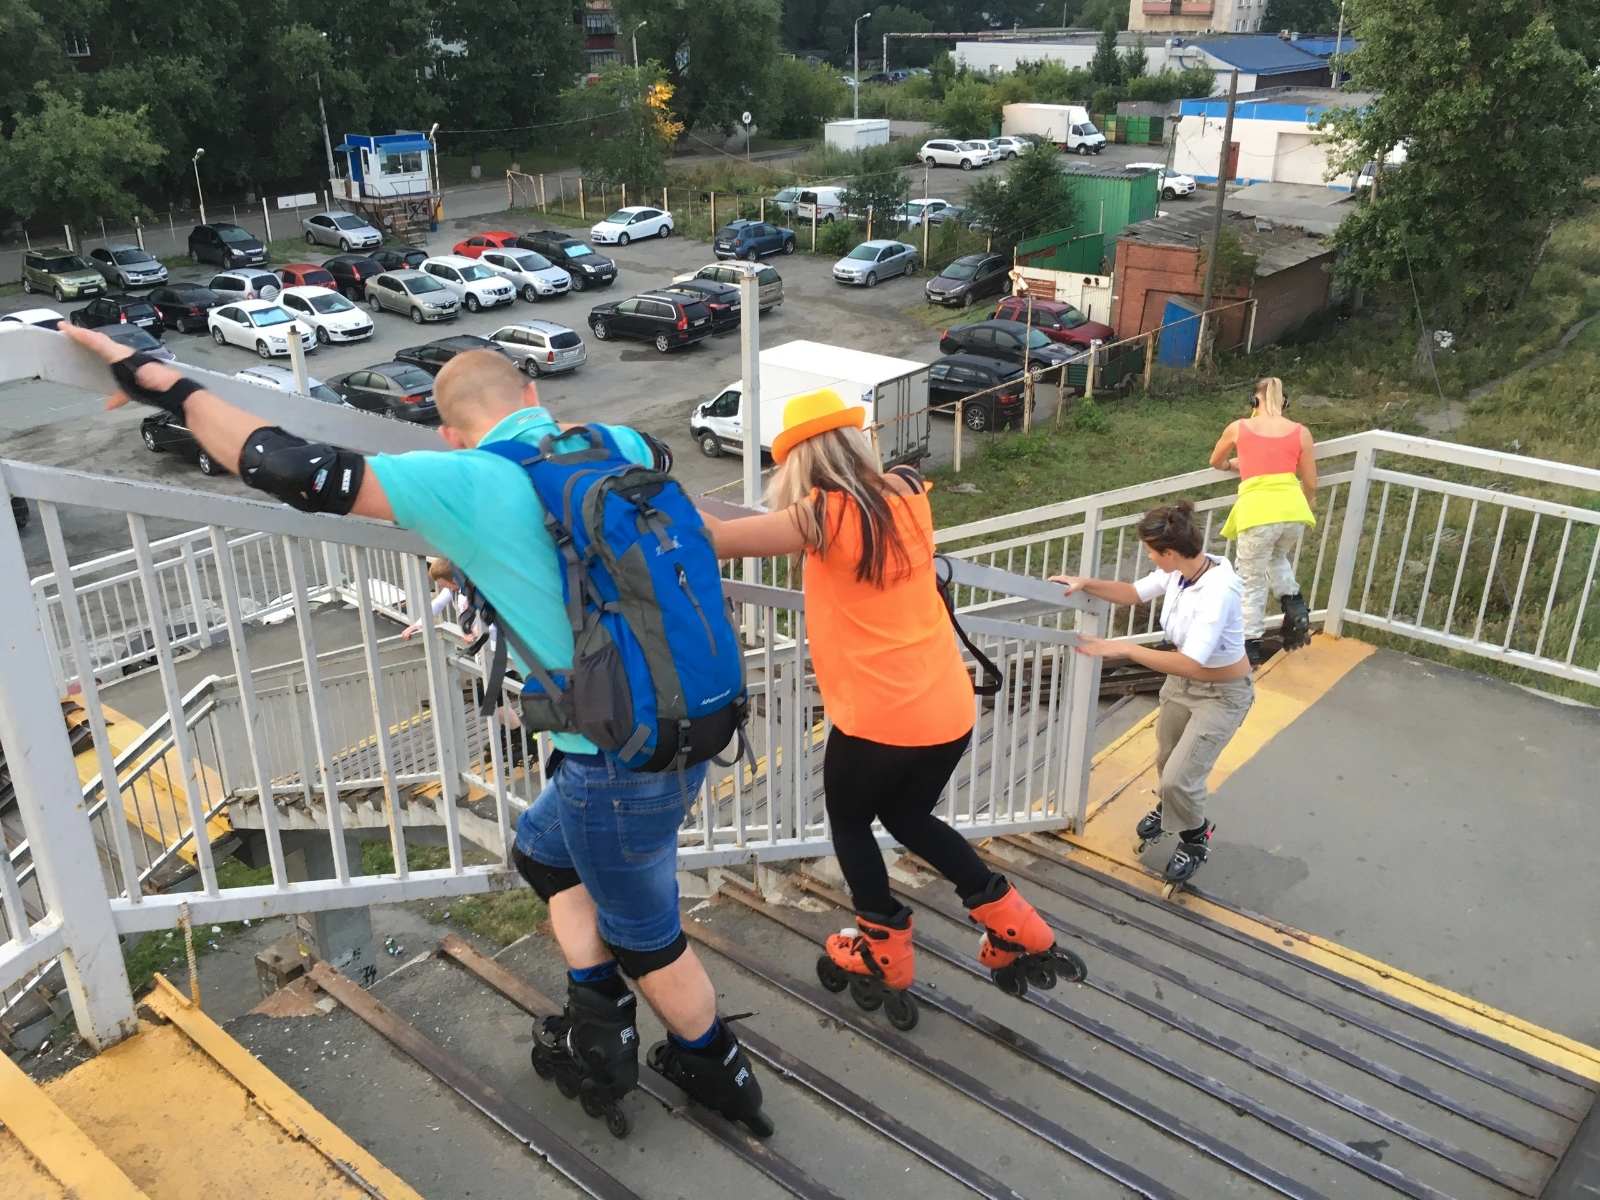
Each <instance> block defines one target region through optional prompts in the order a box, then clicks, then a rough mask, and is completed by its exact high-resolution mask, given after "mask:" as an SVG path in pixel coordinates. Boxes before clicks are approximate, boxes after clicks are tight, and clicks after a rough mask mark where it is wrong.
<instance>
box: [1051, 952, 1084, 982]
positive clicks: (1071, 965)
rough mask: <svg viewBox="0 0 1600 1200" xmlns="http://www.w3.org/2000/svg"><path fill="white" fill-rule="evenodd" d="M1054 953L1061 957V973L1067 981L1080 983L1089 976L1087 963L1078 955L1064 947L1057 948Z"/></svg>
mask: <svg viewBox="0 0 1600 1200" xmlns="http://www.w3.org/2000/svg"><path fill="white" fill-rule="evenodd" d="M1056 954H1057V956H1058V957H1059V958H1060V959H1061V967H1062V971H1061V974H1062V975H1064V976H1065V977H1066V980H1067V982H1068V983H1082V982H1083V981H1084V980H1085V979H1087V978H1089V964H1087V963H1086V962H1084V961H1083V959H1082V958H1080V957H1079V956H1078V955H1076V954H1074V953H1073V952H1072V951H1071V950H1067V949H1065V948H1057V950H1056Z"/></svg>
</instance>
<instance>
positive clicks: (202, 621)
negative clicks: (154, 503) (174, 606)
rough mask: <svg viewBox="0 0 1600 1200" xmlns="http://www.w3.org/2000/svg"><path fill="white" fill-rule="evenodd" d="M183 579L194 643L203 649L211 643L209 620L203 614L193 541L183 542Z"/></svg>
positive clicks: (203, 608) (201, 592)
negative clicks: (186, 586)
mask: <svg viewBox="0 0 1600 1200" xmlns="http://www.w3.org/2000/svg"><path fill="white" fill-rule="evenodd" d="M182 556H183V580H184V583H185V584H187V585H188V588H189V615H190V617H191V618H192V620H193V623H194V643H195V645H197V646H198V647H200V649H202V650H204V649H205V648H206V647H207V646H209V645H211V621H210V619H209V618H208V617H207V616H206V614H205V607H204V603H203V601H204V600H205V593H204V592H203V590H202V589H201V587H200V568H199V565H198V564H197V563H196V562H195V555H194V542H193V541H185V542H184V543H183V551H182Z"/></svg>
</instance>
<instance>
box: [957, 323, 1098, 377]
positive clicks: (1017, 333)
mask: <svg viewBox="0 0 1600 1200" xmlns="http://www.w3.org/2000/svg"><path fill="white" fill-rule="evenodd" d="M1025 346H1026V348H1027V351H1026V361H1027V362H1028V365H1029V367H1030V368H1035V369H1037V368H1039V367H1054V366H1059V365H1060V364H1062V363H1064V362H1071V361H1072V360H1073V359H1074V358H1076V357H1077V356H1078V352H1077V351H1075V350H1074V349H1072V348H1071V347H1070V346H1062V345H1060V344H1058V343H1056V342H1052V341H1051V340H1050V339H1049V338H1047V337H1045V335H1044V334H1042V333H1040V332H1039V331H1038V330H1037V329H1029V328H1028V326H1027V325H1026V324H1024V323H1023V322H1021V321H978V322H977V323H975V324H972V325H953V326H951V327H950V328H949V329H946V330H945V331H944V332H943V333H941V334H940V335H939V352H940V353H941V354H981V355H984V356H985V357H987V358H1003V359H1005V360H1006V361H1007V362H1009V363H1015V364H1017V365H1019V366H1020V365H1021V364H1022V362H1023V361H1024V350H1023V348H1024V347H1025Z"/></svg>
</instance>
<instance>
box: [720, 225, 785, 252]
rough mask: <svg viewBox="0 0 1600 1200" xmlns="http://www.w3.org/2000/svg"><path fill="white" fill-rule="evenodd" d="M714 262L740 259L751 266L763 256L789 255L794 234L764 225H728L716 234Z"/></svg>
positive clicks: (774, 226) (775, 226)
mask: <svg viewBox="0 0 1600 1200" xmlns="http://www.w3.org/2000/svg"><path fill="white" fill-rule="evenodd" d="M715 250H716V254H717V257H718V258H743V259H748V260H749V261H750V262H755V261H756V259H758V258H760V257H761V256H762V255H764V254H793V253H794V230H792V229H783V228H781V227H779V226H777V225H769V224H768V223H767V222H765V221H747V220H738V221H729V222H728V223H727V224H726V225H724V226H723V227H722V228H721V229H719V230H717V237H716V243H715Z"/></svg>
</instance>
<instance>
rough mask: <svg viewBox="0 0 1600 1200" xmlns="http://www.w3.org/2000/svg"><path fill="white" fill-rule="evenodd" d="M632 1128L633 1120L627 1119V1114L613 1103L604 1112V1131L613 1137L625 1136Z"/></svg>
mask: <svg viewBox="0 0 1600 1200" xmlns="http://www.w3.org/2000/svg"><path fill="white" fill-rule="evenodd" d="M632 1130H633V1122H632V1121H630V1120H629V1119H628V1114H627V1113H625V1112H623V1111H622V1109H620V1108H618V1107H616V1106H615V1105H613V1106H612V1107H611V1108H610V1109H609V1110H608V1111H607V1112H606V1132H608V1133H609V1134H611V1136H612V1137H614V1138H625V1137H627V1136H628V1134H629V1133H630V1132H632Z"/></svg>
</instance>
